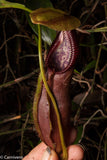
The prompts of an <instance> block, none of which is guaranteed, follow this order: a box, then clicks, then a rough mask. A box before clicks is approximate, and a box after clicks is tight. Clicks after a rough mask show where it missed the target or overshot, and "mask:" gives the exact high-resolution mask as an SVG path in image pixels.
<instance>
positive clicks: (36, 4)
mask: <svg viewBox="0 0 107 160" xmlns="http://www.w3.org/2000/svg"><path fill="white" fill-rule="evenodd" d="M26 6H27V7H28V8H30V9H32V10H35V9H37V8H40V7H44V8H45V7H53V6H52V3H51V1H50V0H45V1H44V0H39V1H38V0H32V3H31V0H27V1H26ZM26 15H27V19H28V22H29V25H30V27H31V28H32V30H33V31H34V33H35V34H36V35H38V27H37V25H35V24H33V23H32V22H31V19H30V18H29V15H28V14H26ZM41 32H42V40H43V41H44V42H46V43H47V44H48V45H51V44H52V42H53V40H54V39H55V37H56V32H55V31H54V30H52V29H50V28H47V27H45V26H41Z"/></svg>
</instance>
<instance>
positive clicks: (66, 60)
mask: <svg viewBox="0 0 107 160" xmlns="http://www.w3.org/2000/svg"><path fill="white" fill-rule="evenodd" d="M78 54H79V47H78V43H77V40H76V35H75V31H74V30H72V31H61V32H60V33H58V35H57V37H56V39H55V41H54V42H53V44H52V46H51V48H50V50H49V53H48V55H47V58H46V61H45V63H46V66H47V68H48V69H50V70H52V71H54V72H55V73H63V72H66V71H67V70H69V69H70V68H71V67H73V66H74V64H75V61H76V59H77V56H78Z"/></svg>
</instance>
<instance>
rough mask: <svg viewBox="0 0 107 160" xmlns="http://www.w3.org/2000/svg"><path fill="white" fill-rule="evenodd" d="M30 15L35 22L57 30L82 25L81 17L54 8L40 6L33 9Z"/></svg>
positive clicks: (70, 28) (71, 28)
mask: <svg viewBox="0 0 107 160" xmlns="http://www.w3.org/2000/svg"><path fill="white" fill-rule="evenodd" d="M30 17H31V21H32V22H33V23H34V24H42V25H44V26H47V27H49V28H51V29H54V30H56V31H61V30H66V31H67V30H73V29H76V28H77V27H79V26H80V21H79V19H77V18H76V17H73V16H70V15H68V14H67V13H66V12H63V11H61V10H59V9H54V8H39V9H37V10H35V11H32V13H31V14H30Z"/></svg>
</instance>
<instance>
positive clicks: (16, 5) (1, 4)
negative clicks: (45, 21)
mask: <svg viewBox="0 0 107 160" xmlns="http://www.w3.org/2000/svg"><path fill="white" fill-rule="evenodd" d="M0 8H17V9H22V10H25V11H27V12H31V10H30V9H28V8H26V6H25V5H23V4H19V3H13V2H8V1H5V0H0Z"/></svg>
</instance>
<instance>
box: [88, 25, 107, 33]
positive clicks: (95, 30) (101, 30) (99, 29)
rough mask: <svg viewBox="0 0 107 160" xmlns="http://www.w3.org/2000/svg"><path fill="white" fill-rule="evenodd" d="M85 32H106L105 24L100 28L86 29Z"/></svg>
mask: <svg viewBox="0 0 107 160" xmlns="http://www.w3.org/2000/svg"><path fill="white" fill-rule="evenodd" d="M87 32H107V26H106V27H101V28H95V29H90V30H87Z"/></svg>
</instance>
